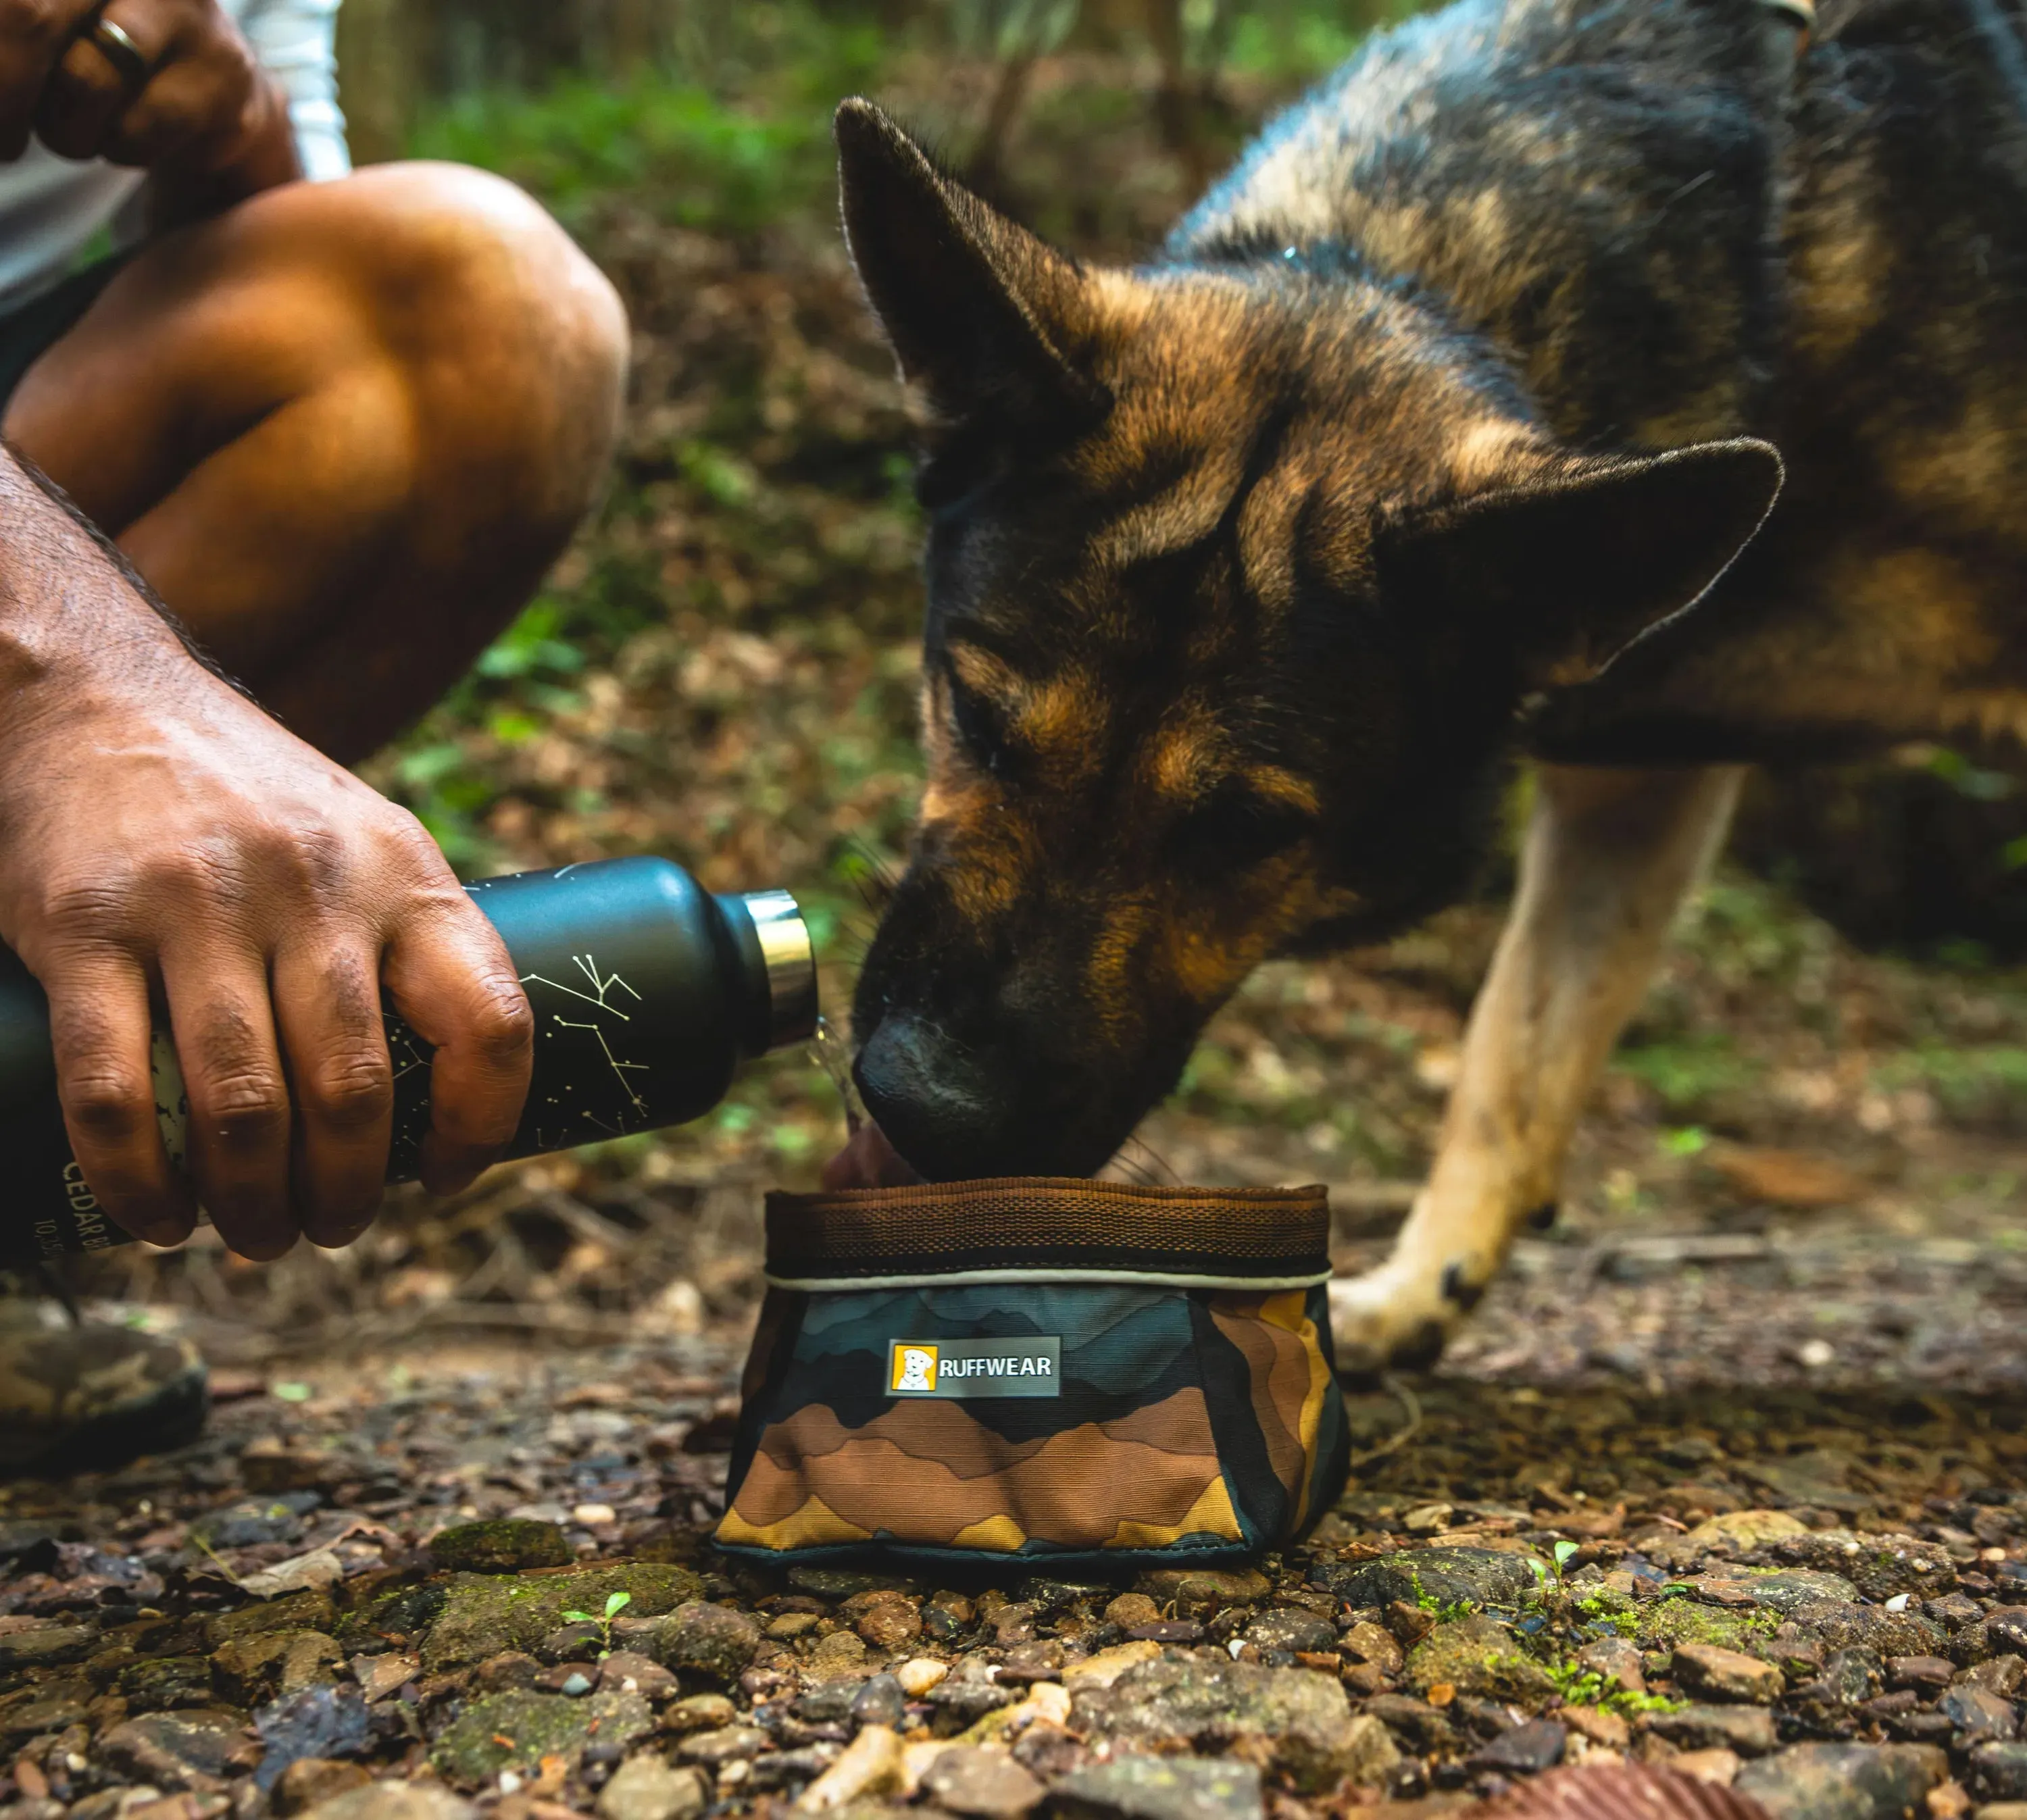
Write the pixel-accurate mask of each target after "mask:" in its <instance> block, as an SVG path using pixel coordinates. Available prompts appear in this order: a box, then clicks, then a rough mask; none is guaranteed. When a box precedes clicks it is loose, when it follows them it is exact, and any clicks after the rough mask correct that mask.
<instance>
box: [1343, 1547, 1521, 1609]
mask: <svg viewBox="0 0 2027 1820" xmlns="http://www.w3.org/2000/svg"><path fill="white" fill-rule="evenodd" d="M1529 1558H1530V1557H1528V1556H1525V1555H1517V1554H1508V1553H1505V1552H1503V1551H1501V1550H1499V1549H1468V1548H1438V1549H1405V1550H1403V1551H1401V1552H1398V1553H1396V1554H1391V1555H1381V1556H1378V1557H1377V1558H1376V1559H1375V1560H1370V1561H1360V1562H1356V1563H1344V1562H1338V1561H1330V1562H1325V1563H1324V1564H1323V1565H1321V1566H1320V1567H1316V1568H1315V1569H1313V1570H1312V1571H1311V1574H1310V1578H1312V1579H1313V1580H1314V1581H1316V1583H1317V1584H1318V1585H1320V1586H1324V1587H1326V1588H1327V1589H1328V1590H1329V1591H1331V1593H1335V1594H1336V1596H1337V1597H1339V1598H1340V1599H1342V1600H1346V1602H1347V1603H1348V1604H1352V1605H1354V1606H1357V1605H1386V1604H1391V1603H1393V1602H1394V1601H1395V1600H1400V1601H1401V1602H1403V1603H1405V1604H1408V1605H1410V1606H1416V1605H1419V1604H1420V1602H1421V1601H1422V1600H1425V1599H1427V1600H1432V1601H1434V1603H1435V1604H1438V1605H1454V1604H1471V1605H1497V1604H1512V1603H1513V1602H1514V1601H1516V1600H1519V1599H1523V1598H1525V1597H1527V1594H1528V1593H1530V1592H1532V1591H1534V1588H1535V1586H1536V1585H1537V1584H1538V1582H1536V1580H1535V1578H1534V1571H1533V1570H1532V1569H1531V1568H1530V1567H1529V1566H1528V1565H1527V1563H1528V1560H1529Z"/></svg>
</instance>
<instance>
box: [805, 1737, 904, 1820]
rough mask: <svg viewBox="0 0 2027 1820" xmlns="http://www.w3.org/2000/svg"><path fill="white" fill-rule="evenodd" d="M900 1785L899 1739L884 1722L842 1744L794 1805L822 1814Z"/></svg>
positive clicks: (890, 1790) (898, 1787) (881, 1793)
mask: <svg viewBox="0 0 2027 1820" xmlns="http://www.w3.org/2000/svg"><path fill="white" fill-rule="evenodd" d="M900 1786H901V1740H900V1737H899V1735H898V1734H897V1733H895V1732H894V1731H893V1730H892V1729H891V1728H890V1727H888V1726H866V1727H864V1728H863V1729H862V1730H861V1731H860V1733H859V1734H858V1737H855V1738H854V1739H853V1740H852V1741H851V1743H850V1744H847V1745H846V1746H845V1748H844V1753H843V1754H842V1755H840V1757H839V1758H838V1759H837V1761H836V1763H833V1764H832V1765H831V1766H830V1767H829V1769H827V1770H825V1771H824V1772H823V1774H822V1775H820V1776H818V1778H816V1780H815V1781H813V1782H811V1783H810V1785H809V1786H808V1787H807V1789H803V1792H802V1793H801V1795H800V1796H798V1797H797V1799H796V1810H797V1811H798V1812H800V1813H804V1814H822V1813H826V1812H829V1811H830V1810H831V1809H833V1808H836V1807H844V1806H845V1805H846V1804H847V1803H850V1802H853V1801H857V1800H862V1799H864V1798H865V1797H866V1796H873V1795H888V1794H893V1793H895V1792H898V1791H899V1789H900Z"/></svg>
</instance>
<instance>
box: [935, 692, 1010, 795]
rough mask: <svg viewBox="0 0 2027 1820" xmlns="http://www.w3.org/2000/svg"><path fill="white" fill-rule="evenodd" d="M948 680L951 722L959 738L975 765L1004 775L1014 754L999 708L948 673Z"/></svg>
mask: <svg viewBox="0 0 2027 1820" xmlns="http://www.w3.org/2000/svg"><path fill="white" fill-rule="evenodd" d="M947 681H948V684H949V688H950V704H951V725H954V727H955V728H956V729H957V736H958V740H959V741H960V742H961V743H962V745H963V747H964V749H965V750H966V752H967V753H969V755H970V756H971V759H972V762H973V763H974V764H977V765H979V766H983V767H984V769H985V770H988V771H989V772H991V773H992V775H993V776H994V777H1001V776H1003V775H1004V774H1005V773H1006V768H1007V766H1008V765H1009V763H1010V762H1011V759H1012V752H1011V750H1010V748H1009V746H1008V744H1007V740H1006V722H1004V721H1003V720H1002V719H1001V718H1000V715H999V710H998V709H997V708H996V707H994V706H993V705H992V703H990V702H988V700H986V699H985V698H984V696H981V695H979V694H978V693H977V692H975V691H974V690H972V689H969V688H966V686H965V685H964V684H963V683H962V681H959V680H958V677H956V676H955V675H954V674H951V675H949V676H948V677H947Z"/></svg>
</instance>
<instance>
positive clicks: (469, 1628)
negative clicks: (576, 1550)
mask: <svg viewBox="0 0 2027 1820" xmlns="http://www.w3.org/2000/svg"><path fill="white" fill-rule="evenodd" d="M701 1589H702V1587H701V1582H700V1581H699V1580H698V1578H697V1576H696V1575H695V1574H693V1573H692V1572H690V1571H689V1569H687V1568H685V1567H672V1566H667V1565H664V1564H663V1563H658V1562H648V1561H622V1562H617V1563H611V1564H609V1565H606V1566H602V1567H580V1568H578V1569H575V1570H574V1571H570V1572H567V1573H556V1574H544V1575H540V1576H538V1577H536V1578H519V1577H517V1576H515V1575H500V1574H467V1573H458V1574H453V1575H452V1576H451V1577H450V1578H449V1581H448V1582H445V1584H444V1585H443V1586H442V1589H441V1597H442V1607H441V1611H439V1612H438V1614H437V1615H436V1617H435V1621H434V1622H433V1623H430V1625H429V1626H428V1634H427V1636H426V1638H425V1640H424V1641H423V1650H422V1656H423V1667H424V1668H425V1669H426V1670H427V1671H428V1672H429V1673H430V1674H444V1673H445V1672H447V1671H448V1670H452V1669H457V1668H468V1667H471V1665H472V1664H473V1663H478V1662H483V1661H484V1660H485V1659H486V1657H488V1656H497V1655H498V1654H499V1653H500V1651H502V1650H503V1649H521V1650H529V1651H533V1650H534V1649H535V1648H536V1647H537V1645H539V1644H541V1642H542V1641H544V1640H545V1638H547V1637H549V1636H550V1635H551V1634H552V1633H553V1632H554V1631H555V1630H556V1629H557V1628H558V1627H559V1626H563V1625H565V1624H567V1622H569V1621H568V1620H567V1619H565V1617H564V1615H563V1614H564V1613H565V1612H567V1611H604V1609H605V1604H606V1601H607V1600H608V1599H609V1598H610V1597H611V1596H612V1595H613V1594H614V1593H626V1595H627V1597H628V1600H629V1601H630V1602H629V1604H627V1606H626V1611H624V1612H622V1614H621V1617H620V1619H618V1620H617V1621H615V1623H614V1625H613V1635H614V1637H615V1641H618V1642H619V1643H620V1645H621V1646H622V1648H641V1647H643V1645H645V1646H646V1647H647V1648H649V1649H650V1651H651V1652H652V1653H654V1654H655V1655H658V1656H659V1655H661V1654H662V1652H661V1650H660V1649H659V1647H658V1646H657V1645H658V1642H659V1638H660V1637H661V1634H662V1632H663V1623H662V1622H655V1620H657V1619H661V1618H662V1615H663V1613H666V1612H668V1611H671V1610H672V1609H674V1608H676V1607H677V1606H678V1605H679V1604H681V1602H682V1601H683V1600H694V1599H695V1598H696V1595H697V1593H699V1592H700V1590H701ZM328 1604H329V1602H328V1600H327V1601H326V1605H327V1609H328ZM628 1613H633V1614H637V1615H638V1616H637V1618H636V1619H633V1620H632V1621H629V1620H628V1619H627V1614H628ZM665 1622H666V1621H665ZM746 1622H747V1623H748V1624H749V1625H751V1624H752V1620H751V1619H747V1620H746ZM306 1623H308V1620H307V1619H297V1624H298V1626H303V1625H305V1624H306ZM637 1625H638V1626H639V1628H638V1629H636V1626H637ZM309 1627H310V1628H314V1629H322V1628H324V1626H321V1625H315V1624H310V1625H309ZM213 1628H216V1624H214V1626H213ZM591 1628H592V1630H593V1634H594V1635H595V1634H596V1632H597V1630H598V1626H596V1625H594V1626H592V1627H591ZM622 1633H623V1634H622ZM753 1636H754V1639H755V1646H756V1647H757V1646H758V1642H759V1626H757V1625H754V1626H753ZM637 1639H638V1641H637ZM592 1653H593V1654H594V1655H595V1654H596V1648H594V1649H593V1652H592ZM663 1659H665V1660H666V1657H664V1658H663ZM677 1666H678V1664H676V1663H673V1662H672V1663H670V1667H677Z"/></svg>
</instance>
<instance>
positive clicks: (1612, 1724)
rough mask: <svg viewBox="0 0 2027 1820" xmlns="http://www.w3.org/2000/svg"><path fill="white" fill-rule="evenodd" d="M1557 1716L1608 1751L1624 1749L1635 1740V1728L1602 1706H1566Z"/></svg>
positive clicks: (1570, 1727)
mask: <svg viewBox="0 0 2027 1820" xmlns="http://www.w3.org/2000/svg"><path fill="white" fill-rule="evenodd" d="M1556 1717H1557V1718H1560V1719H1561V1721H1562V1722H1563V1723H1564V1725H1565V1726H1567V1727H1568V1728H1569V1729H1570V1730H1571V1731H1573V1732H1575V1733H1577V1734H1578V1736H1579V1737H1585V1738H1588V1739H1589V1741H1591V1743H1593V1744H1598V1745H1601V1746H1602V1747H1603V1748H1604V1749H1606V1750H1608V1751H1623V1750H1624V1749H1625V1748H1626V1746H1627V1745H1628V1744H1631V1743H1632V1742H1633V1728H1632V1727H1631V1726H1629V1725H1628V1724H1627V1723H1626V1721H1625V1720H1624V1719H1623V1718H1620V1717H1619V1715H1618V1714H1617V1713H1615V1712H1607V1711H1605V1710H1604V1708H1603V1707H1595V1706H1566V1707H1564V1708H1563V1709H1562V1711H1560V1713H1558V1714H1557V1715H1556Z"/></svg>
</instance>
